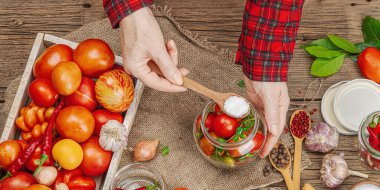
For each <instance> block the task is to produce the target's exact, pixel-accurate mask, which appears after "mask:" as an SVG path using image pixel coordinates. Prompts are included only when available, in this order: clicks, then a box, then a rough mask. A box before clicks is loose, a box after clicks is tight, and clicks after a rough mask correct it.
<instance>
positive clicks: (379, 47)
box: [375, 41, 380, 49]
mask: <svg viewBox="0 0 380 190" xmlns="http://www.w3.org/2000/svg"><path fill="white" fill-rule="evenodd" d="M375 47H376V48H377V49H380V41H378V42H376V44H375Z"/></svg>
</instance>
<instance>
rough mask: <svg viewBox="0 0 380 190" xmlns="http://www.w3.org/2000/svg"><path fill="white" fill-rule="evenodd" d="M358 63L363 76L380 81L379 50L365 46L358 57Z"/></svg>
mask: <svg viewBox="0 0 380 190" xmlns="http://www.w3.org/2000/svg"><path fill="white" fill-rule="evenodd" d="M358 65H359V68H360V70H361V72H362V74H363V75H364V76H365V77H367V78H369V79H371V80H373V81H375V82H377V83H380V50H378V49H377V48H375V47H368V48H366V49H365V50H364V51H363V52H362V53H361V54H360V55H359V57H358Z"/></svg>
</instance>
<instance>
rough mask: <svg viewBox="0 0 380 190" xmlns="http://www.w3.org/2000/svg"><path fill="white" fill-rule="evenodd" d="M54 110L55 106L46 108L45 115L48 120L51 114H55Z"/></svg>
mask: <svg viewBox="0 0 380 190" xmlns="http://www.w3.org/2000/svg"><path fill="white" fill-rule="evenodd" d="M54 110H55V107H50V108H47V109H46V111H45V115H44V116H45V120H46V121H49V119H50V116H51V114H53V112H54Z"/></svg>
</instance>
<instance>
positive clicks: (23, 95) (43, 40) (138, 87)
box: [0, 33, 144, 190]
mask: <svg viewBox="0 0 380 190" xmlns="http://www.w3.org/2000/svg"><path fill="white" fill-rule="evenodd" d="M54 44H66V45H68V46H70V47H71V48H72V49H75V48H76V47H77V45H78V44H77V43H75V42H71V41H69V40H65V39H62V38H59V37H56V36H53V35H49V34H43V33H38V34H37V37H36V39H35V41H34V44H33V48H32V51H31V52H30V55H29V59H28V62H27V64H26V67H25V71H24V74H23V75H22V79H21V82H20V86H19V87H18V90H17V93H16V97H15V99H14V101H13V104H12V108H11V110H10V112H9V115H8V118H7V121H6V123H5V127H4V131H3V134H2V135H1V138H0V142H3V141H5V140H8V139H17V138H19V136H18V133H17V127H16V125H15V119H16V118H17V117H18V114H19V111H20V109H21V108H22V107H24V106H26V105H27V103H28V100H29V97H28V87H29V84H30V82H31V81H32V80H33V72H32V70H33V65H34V62H35V61H36V59H37V58H38V56H39V55H40V54H41V53H42V52H43V51H44V50H45V49H46V48H47V47H49V46H51V45H54ZM115 63H116V64H119V65H122V58H121V57H120V56H115ZM134 81H135V97H134V99H133V102H132V104H131V106H130V108H129V109H128V111H127V112H126V113H125V114H124V125H125V126H126V127H127V131H128V133H129V131H130V130H131V127H132V123H133V120H134V118H135V115H136V111H137V108H138V104H139V102H140V98H141V95H142V92H143V89H144V85H143V84H142V83H141V82H140V81H139V80H134ZM29 101H30V100H29ZM122 155H123V150H120V151H118V152H115V153H113V155H112V160H111V164H110V166H109V168H108V171H107V173H105V174H104V175H103V176H101V177H98V178H96V179H95V180H96V189H102V190H109V189H110V185H111V181H112V178H113V177H114V174H115V173H116V171H117V169H118V167H119V162H120V159H121V156H122Z"/></svg>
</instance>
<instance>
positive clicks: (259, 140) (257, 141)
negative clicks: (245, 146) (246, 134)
mask: <svg viewBox="0 0 380 190" xmlns="http://www.w3.org/2000/svg"><path fill="white" fill-rule="evenodd" d="M252 141H253V144H254V147H253V148H252V150H251V152H255V151H257V150H259V149H260V148H261V146H262V145H263V143H264V135H263V133H262V132H261V131H257V133H256V134H255V137H253V139H252Z"/></svg>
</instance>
